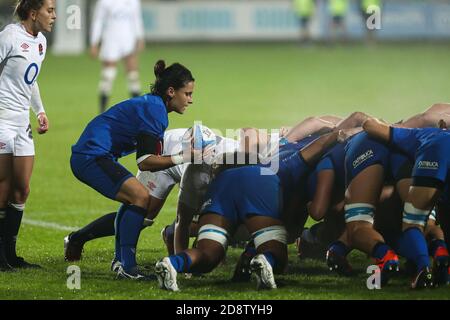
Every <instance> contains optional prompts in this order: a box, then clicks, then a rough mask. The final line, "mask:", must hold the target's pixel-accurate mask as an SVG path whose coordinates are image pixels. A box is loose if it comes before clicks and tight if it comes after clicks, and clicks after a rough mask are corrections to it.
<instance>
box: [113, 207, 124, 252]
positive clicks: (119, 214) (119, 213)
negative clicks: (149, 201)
mask: <svg viewBox="0 0 450 320" xmlns="http://www.w3.org/2000/svg"><path fill="white" fill-rule="evenodd" d="M124 211H125V205H124V204H123V205H121V206H120V208H119V210H118V211H117V214H116V219H115V220H114V232H115V234H116V236H115V252H114V260H116V261H120V260H122V256H121V254H120V234H119V227H120V222H121V221H122V218H123V213H124Z"/></svg>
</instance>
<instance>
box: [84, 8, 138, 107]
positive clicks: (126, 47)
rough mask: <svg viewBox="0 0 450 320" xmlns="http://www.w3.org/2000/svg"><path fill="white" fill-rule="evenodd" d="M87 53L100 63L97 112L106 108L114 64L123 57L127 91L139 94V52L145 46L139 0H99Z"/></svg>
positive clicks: (115, 66) (112, 80)
mask: <svg viewBox="0 0 450 320" xmlns="http://www.w3.org/2000/svg"><path fill="white" fill-rule="evenodd" d="M90 45H91V48H90V53H91V56H92V57H93V58H97V57H98V58H99V59H100V61H101V62H102V71H101V76H100V83H99V91H100V112H103V111H105V110H106V106H107V104H108V99H109V96H110V94H111V90H112V87H113V83H114V79H115V78H116V75H117V63H118V62H119V61H120V60H123V61H124V63H125V69H126V73H127V81H128V90H129V92H130V95H131V96H132V97H135V96H138V95H140V93H141V84H140V81H139V71H138V69H139V67H138V56H137V54H138V52H140V51H142V50H143V49H144V45H145V42H144V27H143V22H142V12H141V4H140V1H139V0H98V1H97V4H96V6H95V10H94V17H93V21H92V28H91V35H90Z"/></svg>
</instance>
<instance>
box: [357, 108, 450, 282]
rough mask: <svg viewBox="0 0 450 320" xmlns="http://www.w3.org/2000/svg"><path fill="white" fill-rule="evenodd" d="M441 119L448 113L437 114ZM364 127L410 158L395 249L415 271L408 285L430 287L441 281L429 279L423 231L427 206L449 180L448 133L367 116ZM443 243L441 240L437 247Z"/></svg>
mask: <svg viewBox="0 0 450 320" xmlns="http://www.w3.org/2000/svg"><path fill="white" fill-rule="evenodd" d="M441 116H442V120H443V121H441V125H442V123H447V121H448V117H446V116H445V115H444V114H441ZM363 127H364V130H365V131H366V132H367V133H368V134H369V135H370V136H372V137H374V138H376V139H379V140H381V141H384V142H385V143H387V144H388V145H389V147H390V148H391V149H393V150H399V151H401V152H403V153H404V154H406V155H407V156H408V157H409V158H411V159H413V160H414V168H413V171H412V178H413V181H412V185H411V187H410V188H409V191H408V194H407V196H406V201H405V205H404V212H403V227H402V229H403V233H402V235H401V237H400V239H399V241H398V249H397V251H398V252H399V253H400V254H401V255H403V256H405V257H406V258H408V259H409V260H411V261H413V262H414V264H415V265H416V273H415V275H414V277H413V280H412V282H411V287H412V288H423V287H430V286H432V284H433V281H435V282H437V283H438V284H442V283H440V282H442V279H441V278H436V276H435V279H433V276H432V274H431V268H430V261H429V257H428V255H429V253H428V248H427V243H426V240H425V237H424V235H423V231H424V228H425V226H426V224H427V221H428V216H429V215H430V212H431V210H432V209H433V208H434V206H435V205H436V203H437V200H438V198H439V197H440V196H441V195H442V193H443V191H444V190H445V189H446V185H447V184H448V183H449V179H448V174H449V169H450V162H449V159H450V153H449V152H450V133H449V132H447V131H446V130H442V129H440V128H423V129H416V128H415V129H410V128H399V127H394V126H390V125H388V124H385V123H383V122H381V121H379V120H377V119H375V118H371V119H368V120H367V121H366V122H365V123H364V125H363ZM443 246H445V242H443V241H442V242H441V243H440V244H439V247H443ZM434 267H435V268H436V270H435V275H439V274H441V272H439V271H438V270H446V269H447V268H448V258H447V259H445V260H442V261H439V260H438V261H436V260H435V266H434ZM436 271H437V272H436Z"/></svg>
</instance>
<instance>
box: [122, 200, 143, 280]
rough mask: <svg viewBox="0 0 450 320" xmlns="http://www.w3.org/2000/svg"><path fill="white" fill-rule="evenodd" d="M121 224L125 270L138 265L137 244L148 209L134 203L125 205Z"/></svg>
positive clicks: (128, 270)
mask: <svg viewBox="0 0 450 320" xmlns="http://www.w3.org/2000/svg"><path fill="white" fill-rule="evenodd" d="M124 207H125V210H124V213H123V217H122V219H121V221H120V225H119V236H120V239H119V241H120V254H121V262H122V266H123V268H124V269H125V271H127V272H130V271H131V269H132V268H134V267H136V265H137V264H136V245H137V242H138V239H139V235H140V233H141V230H142V223H143V221H144V216H145V215H146V213H147V212H146V210H145V209H143V208H140V207H137V206H133V205H125V206H124Z"/></svg>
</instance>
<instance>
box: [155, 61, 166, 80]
mask: <svg viewBox="0 0 450 320" xmlns="http://www.w3.org/2000/svg"><path fill="white" fill-rule="evenodd" d="M165 69H166V63H165V62H164V60H158V61H157V62H156V64H155V67H154V72H155V76H156V77H157V78H159V77H160V76H161V75H162V73H163V72H164V70H165Z"/></svg>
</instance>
